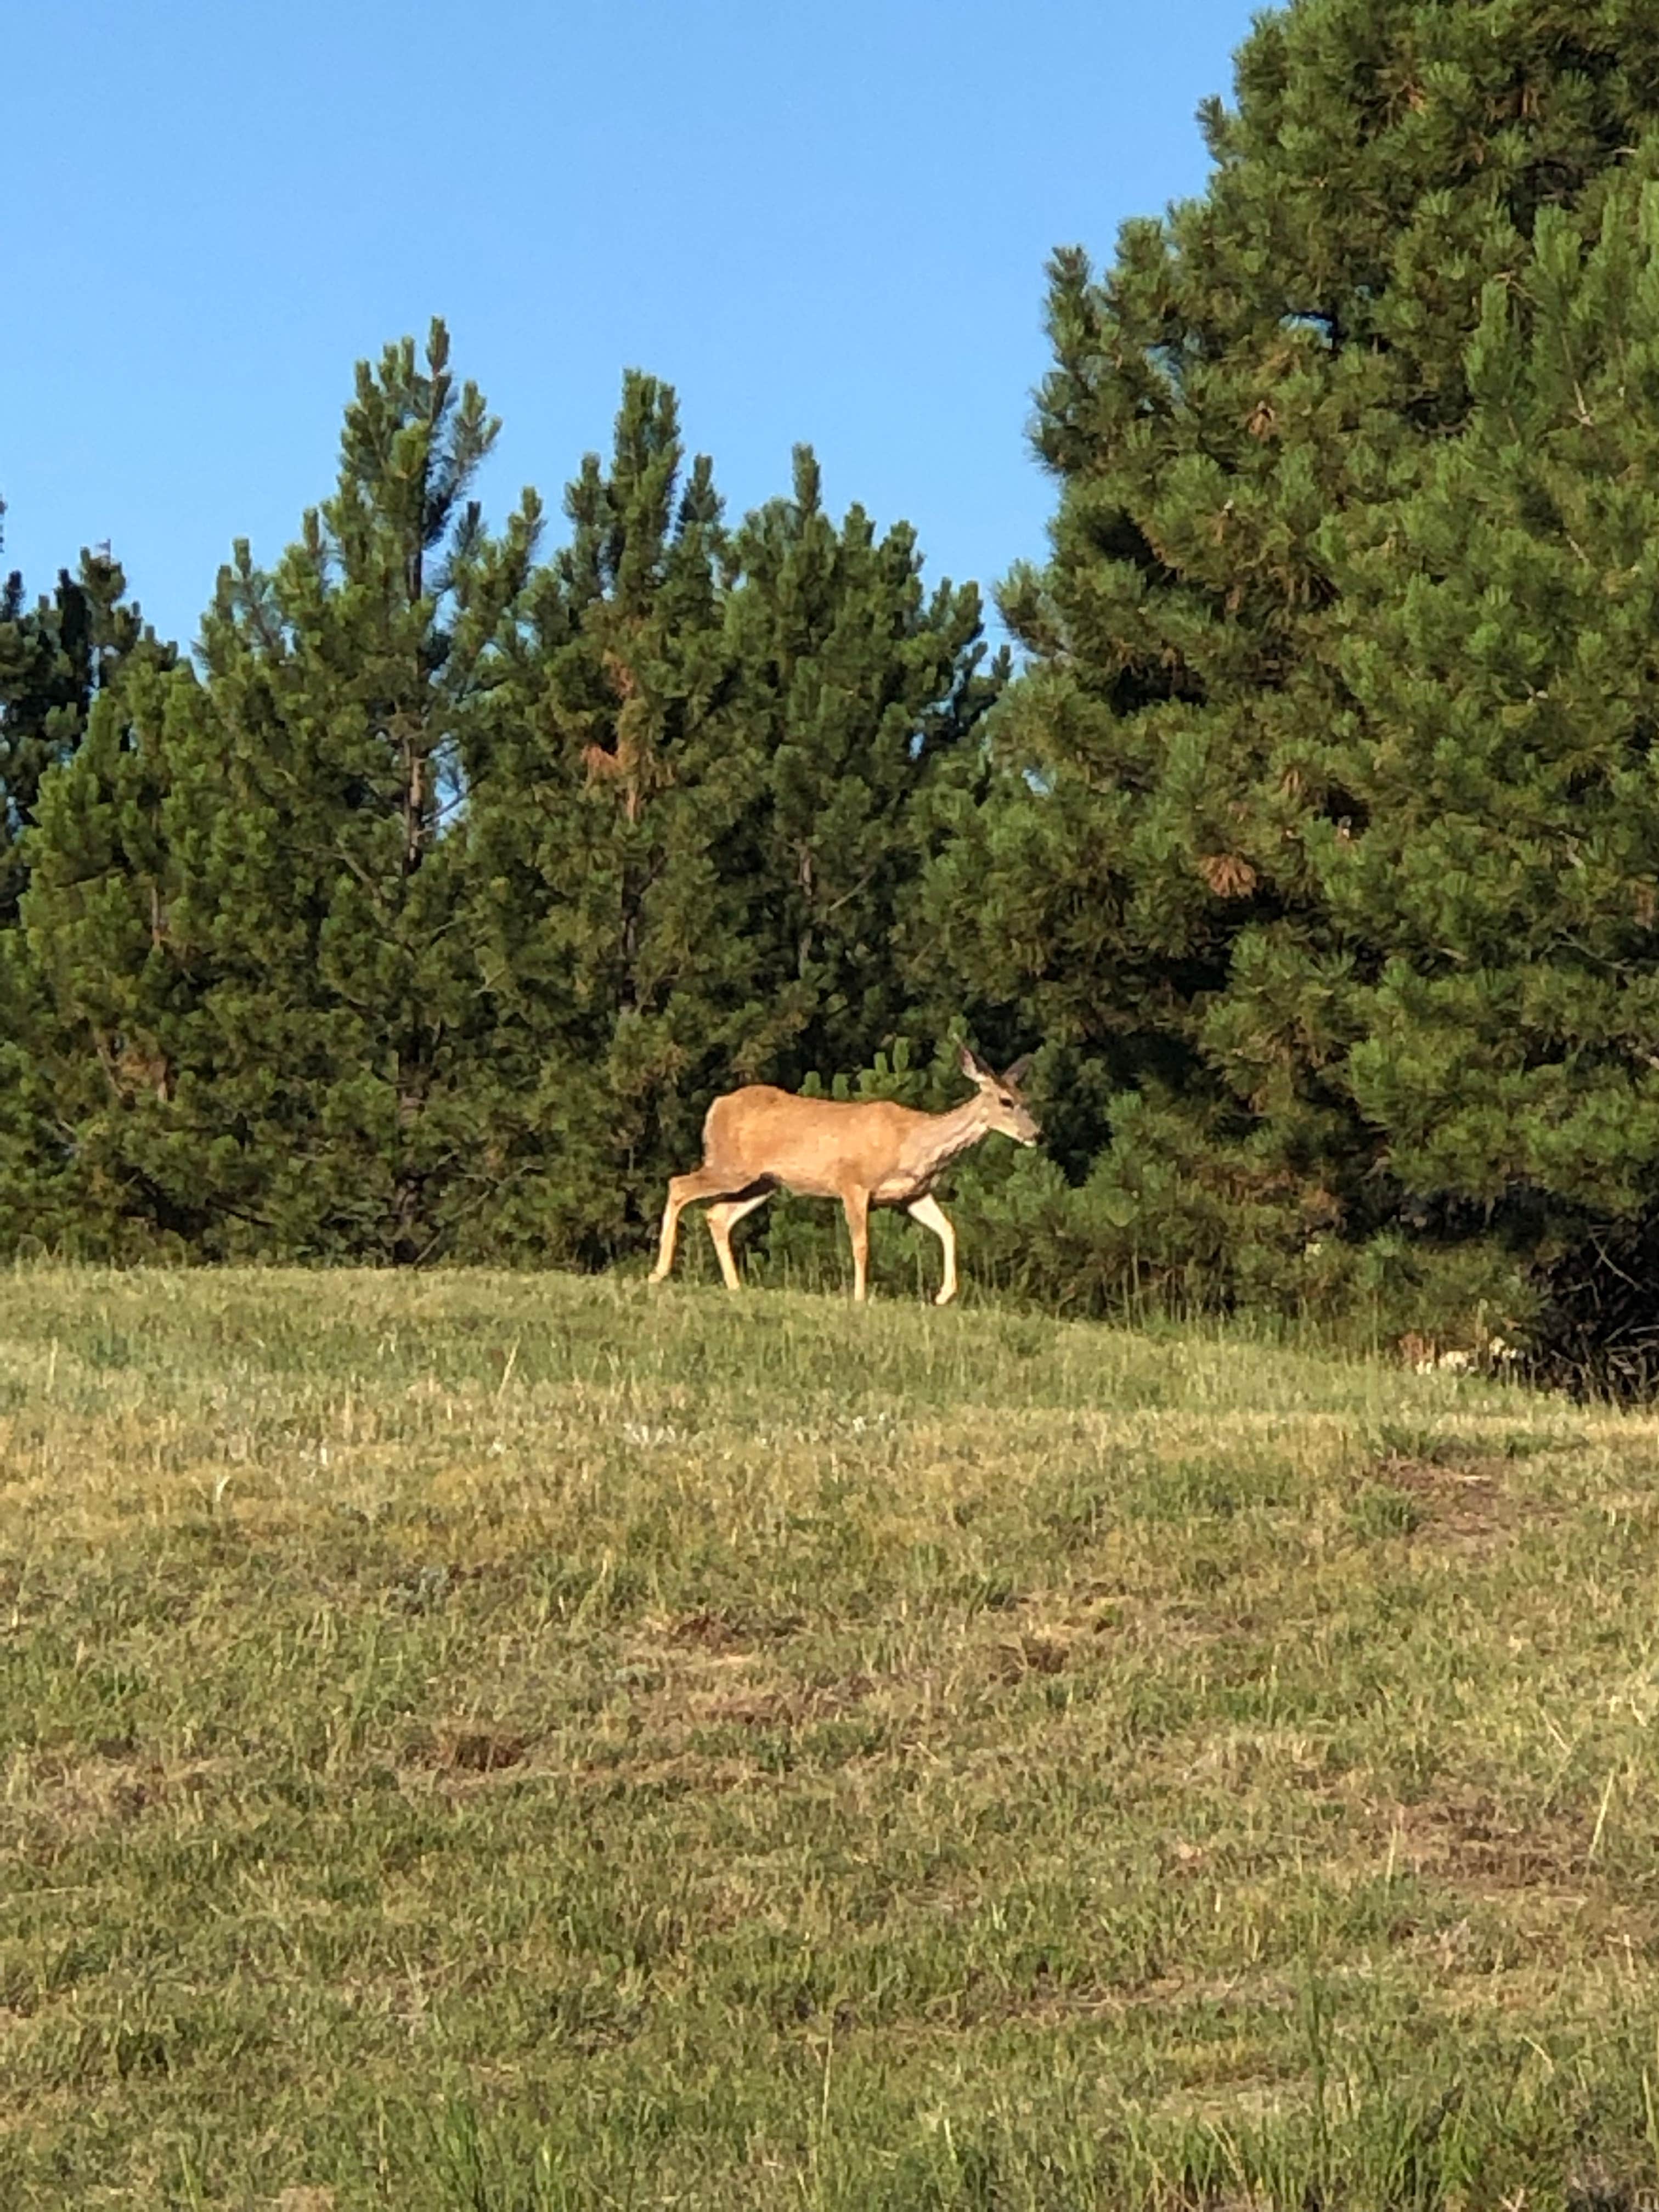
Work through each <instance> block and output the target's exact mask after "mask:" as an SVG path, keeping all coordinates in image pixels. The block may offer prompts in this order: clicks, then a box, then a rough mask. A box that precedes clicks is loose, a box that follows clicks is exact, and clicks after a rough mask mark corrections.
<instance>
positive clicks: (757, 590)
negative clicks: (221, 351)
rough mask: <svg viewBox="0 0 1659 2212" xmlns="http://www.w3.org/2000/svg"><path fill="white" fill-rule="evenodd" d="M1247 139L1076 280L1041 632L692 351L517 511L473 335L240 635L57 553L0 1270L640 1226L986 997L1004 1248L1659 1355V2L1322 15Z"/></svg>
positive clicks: (587, 1259) (15, 994) (39, 716)
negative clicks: (929, 582)
mask: <svg viewBox="0 0 1659 2212" xmlns="http://www.w3.org/2000/svg"><path fill="white" fill-rule="evenodd" d="M1200 121H1201V125H1202V128H1203V130H1204V132H1205V135H1206V140H1207V143H1208V146H1209V150H1210V152H1211V155H1212V172H1211V176H1210V179H1209V183H1208V185H1207V187H1206V190H1205V191H1204V192H1203V193H1202V194H1201V195H1200V196H1199V197H1196V198H1194V199H1192V200H1190V201H1187V202H1183V203H1181V204H1177V205H1176V206H1175V207H1173V208H1172V209H1170V210H1168V211H1167V213H1166V214H1165V215H1164V216H1161V217H1147V218H1145V219H1141V220H1138V221H1135V222H1130V223H1128V224H1127V225H1126V226H1125V227H1124V228H1123V229H1122V231H1121V234H1120V238H1119V241H1118V246H1117V250H1116V253H1115V258H1113V260H1112V261H1111V262H1110V264H1109V265H1108V266H1107V267H1106V268H1105V269H1103V270H1098V271H1097V270H1095V269H1094V268H1093V267H1092V266H1091V264H1090V263H1089V261H1088V260H1087V259H1086V258H1085V256H1084V255H1083V254H1082V253H1081V252H1077V251H1066V252H1060V253H1059V254H1057V255H1056V256H1055V258H1054V261H1053V263H1052V264H1051V267H1050V270H1049V294H1048V322H1049V331H1050V336H1051V343H1052V352H1053V362H1052V367H1051V368H1050V371H1049V373H1048V376H1047V378H1046V380H1045V381H1044V382H1043V384H1042V387H1041V390H1040V392H1039V393H1038V395H1037V404H1036V418H1035V422H1034V425H1033V438H1034V443H1035V447H1036V453H1037V455H1038V458H1039V459H1040V460H1041V462H1042V465H1044V466H1045V467H1046V468H1047V469H1048V471H1049V472H1050V475H1051V477H1052V479H1053V481H1054V489H1055V502H1056V503H1055V511H1054V520H1053V524H1052V529H1051V544H1050V547H1049V550H1048V557H1047V558H1046V560H1044V561H1042V562H1026V563H1023V564H1016V565H1015V566H1014V567H1013V568H1012V569H1011V571H1010V573H1009V574H1008V575H1007V576H1006V578H1005V579H1004V580H1002V583H1001V586H1000V605H1001V608H1002V611H1003V615H1004V618H1005V620H1006V623H1007V625H1008V628H1009V629H1010V631H1011V632H1012V635H1013V636H1014V638H1015V640H1016V641H1017V644H1018V648H1019V665H1018V670H1017V671H1016V670H1015V669H1014V668H1012V666H1011V665H1010V663H1009V660H1008V658H1007V656H1006V654H999V655H993V654H991V653H989V652H988V651H987V646H986V643H985V640H984V636H983V631H982V622H981V605H980V601H979V598H978V594H977V592H976V591H975V588H974V587H973V586H961V587H951V586H941V587H940V588H939V589H938V590H935V591H931V592H930V591H928V590H927V588H925V586H924V584H923V581H922V575H921V556H920V553H919V550H918V548H917V545H916V544H915V538H914V536H913V534H912V533H911V532H909V530H908V529H907V528H906V527H904V526H902V525H901V526H896V527H894V528H892V529H890V530H889V531H887V532H885V534H882V533H880V532H878V531H877V530H876V528H875V527H874V526H872V522H871V521H870V520H869V519H868V518H867V517H866V515H865V514H864V513H862V512H861V511H860V510H859V509H857V508H854V510H853V511H852V512H851V513H849V514H848V515H847V516H846V517H845V518H844V519H842V520H841V521H840V522H836V521H835V520H832V519H831V518H830V517H829V515H828V514H827V513H825V512H824V510H823V503H822V499H821V495H820V490H819V484H818V477H817V466H816V464H815V462H814V460H813V459H812V456H811V453H810V451H808V450H806V449H805V448H802V449H799V451H798V453H797V455H796V461H795V471H794V481H793V485H792V487H791V489H790V491H789V493H788V495H787V496H784V497H781V498H779V499H776V500H775V501H770V502H769V503H768V504H766V505H765V506H763V507H760V508H759V509H757V511H756V512H755V513H751V514H749V515H747V516H745V517H744V518H743V519H742V520H739V521H735V522H734V521H732V520H728V519H727V517H726V514H725V512H724V509H723V507H722V506H721V502H720V498H719V496H718V494H717V491H716V489H715V482H714V472H713V469H712V466H711V465H710V463H709V462H708V460H707V459H703V458H701V457H698V458H696V459H688V456H687V455H686V454H685V453H684V450H683V447H682V442H681V439H680V435H679V430H678V418H677V413H676V407H675V401H674V396H673V394H672V392H671V391H669V390H668V389H667V388H666V387H665V386H663V385H661V384H659V383H658V382H656V381H654V380H652V379H651V378H649V377H647V376H643V375H638V374H630V375H629V377H628V378H627V379H626V380H625V384H624V388H623V399H622V405H621V409H620V411H619V414H618V416H617V424H616V433H615V439H614V443H613V447H612V450H611V454H610V456H609V458H608V459H605V460H601V459H599V458H597V457H595V456H590V457H589V458H588V459H586V461H585V462H584V463H583V465H582V467H581V470H580V473H579V475H578V476H577V477H576V479H575V481H574V483H572V484H571V485H570V487H569V489H568V492H567V494H566V497H565V502H564V516H565V527H564V531H563V533H562V542H561V543H559V544H558V545H557V546H556V548H554V549H553V550H549V548H548V544H547V541H548V539H549V538H550V536H551V535H552V534H553V533H552V532H551V531H550V527H549V525H548V522H547V520H546V518H545V517H544V514H543V513H542V510H541V507H540V504H539V502H538V500H537V498H536V496H535V495H533V494H532V493H526V495H525V496H524V499H523V501H522V502H521V504H520V507H519V508H518V510H517V511H516V512H515V513H513V515H511V516H510V517H508V519H507V521H506V522H505V524H503V525H502V526H500V527H499V528H497V529H495V530H493V531H492V530H491V529H489V528H488V527H487V526H485V524H484V522H483V519H482V517H481V516H480V514H479V512H478V509H477V506H476V504H475V503H474V502H473V501H472V499H471V490H470V487H471V483H472V480H473V478H474V476H475V474H476V471H477V467H478V465H479V464H480V462H481V461H482V459H483V457H484V456H485V454H486V453H488V452H489V448H490V446H491V444H492V442H493V441H494V439H495V435H496V427H497V426H496V425H495V422H494V421H493V419H492V418H491V417H490V416H489V414H488V411H487V410H486V407H485V404H484V402H483V398H482V397H481V396H480V394H479V393H478V392H477V390H476V388H475V387H474V386H471V384H467V383H464V382H459V381H458V380H456V378H455V376H454V375H453V373H452V371H451V368H450V365H449V360H448V349H447V337H446V335H445V333H444V331H443V329H442V326H441V325H435V326H434V330H433V332H432V336H431V338H430V340H429V342H428V346H427V348H426V350H425V353H424V355H423V356H417V354H416V349H415V348H414V347H413V345H412V344H411V343H409V342H408V341H405V342H404V343H402V344H400V345H396V346H393V347H392V348H390V349H388V350H387V352H386V355H385V356H384V357H383V358H382V360H381V361H380V362H379V363H378V364H376V365H374V366H373V367H369V366H364V367H362V368H360V369H359V371H358V376H357V384H356V392H355V395H354V397H353V399H352V402H351V404H350V406H349V410H348V411H347V415H346V418H345V424H344V429H343V436H342V443H341V466H340V475H339V481H338V484H337V489H336V491H335V493H334V495H333V496H332V497H331V499H330V500H328V501H325V503H324V504H323V505H322V506H321V507H319V508H318V509H317V510H316V511H315V512H314V513H307V515H306V516H305V518H304V520H303V524H302V526H301V534H300V537H299V538H298V540H297V542H296V543H295V544H294V545H293V546H292V547H291V548H290V549H289V551H288V553H287V554H286V555H285V556H283V559H282V560H281V561H280V562H278V563H277V564H276V567H275V568H273V569H271V570H270V571H268V572H267V571H264V570H261V569H260V568H257V567H256V566H255V565H254V564H253V563H252V560H251V558H250V556H249V555H248V552H247V550H246V547H245V546H241V545H239V546H238V547H237V548H236V550H235V555H234V559H233V560H232V562H230V564H229V565H228V567H227V568H225V569H224V570H223V571H222V574H221V575H220V578H219V580H218V584H217V587H216V592H215V593H214V596H213V599H212V602H211V605H210V607H209V610H208V612H207V614H206V616H205V617H204V623H203V628H202V633H201V637H200V640H199V641H198V644H197V649H196V651H195V652H194V653H193V654H191V655H187V654H185V653H180V652H179V651H178V650H177V649H176V648H175V647H173V646H170V645H168V644H166V643H164V642H162V641H158V640H157V639H155V637H154V636H153V635H151V634H150V633H149V631H148V630H147V629H145V628H144V626H143V623H142V621H141V620H140V618H139V617H138V615H137V611H136V609H135V608H134V607H133V606H132V605H131V604H130V602H129V601H128V599H126V596H125V584H124V580H123V578H122V576H121V574H120V571H119V569H118V568H117V567H116V566H115V565H114V564H113V563H112V562H110V561H109V560H107V559H102V558H95V557H93V558H86V559H83V562H82V568H81V570H80V573H79V574H78V575H76V577H74V578H71V577H70V576H68V575H64V576H63V577H60V579H59V581H58V587H57V590H56V592H54V593H52V594H51V595H50V596H49V597H48V598H46V599H41V600H38V601H36V602H35V603H33V605H31V604H29V603H27V601H26V599H25V597H24V594H23V592H22V588H21V584H20V583H19V582H18V581H17V580H15V579H14V580H13V581H12V583H11V585H10V586H9V587H8V593H7V597H6V599H5V602H4V605H3V607H0V1249H6V1250H10V1251H18V1250H25V1249H61V1250H72V1251H78V1252H84V1253H88V1254H103V1255H115V1256H121V1257H135V1256H140V1255H145V1254H151V1253H155V1254H159V1253H164V1252H165V1253H174V1254H177V1255H181V1256H189V1257H201V1258H232V1257H240V1256H253V1255H258V1256H263V1257H277V1256H284V1257H292V1258H296V1259H303V1260H331V1259H346V1258H355V1259H370V1260H375V1261H398V1262H419V1261H423V1260H428V1259H432V1258H435V1257H438V1256H447V1257H453V1258H465V1259H482V1258H495V1259H503V1260H531V1259H534V1260H541V1261H555V1262H559V1263H568V1264H579V1265H598V1264H603V1263H605V1262H608V1261H611V1260H613V1259H616V1258H617V1257H619V1256H622V1255H627V1254H629V1253H630V1252H635V1251H641V1250H643V1249H645V1246H646V1244H647V1241H648V1236H649V1227H650V1223H651V1220H652V1218H653V1216H654V1214H655V1212H656V1211H657V1209H658V1206H659V1203H660V1190H661V1186H662V1182H663V1180H664V1178H665V1175H666V1174H667V1173H668V1172H669V1170H671V1168H675V1167H679V1166H682V1165H684V1164H686V1163H687V1161H689V1160H690V1158H692V1157H693V1156H694V1155H695V1152H696V1139H697V1132H698V1128H699V1126H700V1123H701V1119H702V1114H703V1112H704V1110H705V1109H706V1107H707V1105H708V1100H709V1099H710V1097H712V1096H714V1094H715V1093H716V1092H717V1091H720V1090H721V1089H724V1088H726V1087H728V1086H729V1085H732V1083H735V1082H739V1081H743V1080H746V1079H764V1080H769V1081H775V1082H780V1083H782V1084H785V1085H789V1086H790V1087H799V1086H800V1085H808V1086H810V1085H812V1084H813V1083H815V1082H816V1083H821V1084H823V1085H834V1084H836V1083H840V1084H841V1085H842V1086H843V1087H846V1086H848V1085H850V1086H851V1087H852V1088H853V1089H854V1091H860V1090H863V1091H870V1092H879V1093H882V1094H884V1095H895V1096H900V1097H906V1098H909V1099H911V1100H913V1101H915V1102H916V1103H944V1101H945V1098H946V1097H948V1096H951V1095H953V1094H952V1093H951V1091H950V1089H949V1080H950V1079H949V1070H950V1068H951V1065H952V1064H953V1059H954V1046H955V1043H956V1042H957V1040H958V1039H960V1038H961V1037H963V1036H970V1037H972V1038H973V1039H974V1040H975V1042H977V1043H979V1044H980V1045H981V1046H982V1047H983V1048H986V1049H987V1050H988V1051H989V1052H991V1053H993V1054H996V1053H1006V1054H1007V1055H1008V1056H1010V1057H1012V1054H1013V1053H1014V1052H1015V1051H1017V1050H1021V1049H1024V1048H1028V1047H1032V1046H1035V1047H1036V1048H1037V1060H1036V1071H1035V1073H1034V1074H1033V1077H1032V1079H1031V1089H1032V1093H1033V1096H1034V1098H1035V1099H1036V1102H1037V1103H1038V1104H1039V1107H1040V1109H1041V1112H1042V1119H1043V1121H1044V1124H1045V1128H1046V1129H1047V1130H1048V1132H1049V1133H1050V1141H1049V1142H1048V1146H1047V1147H1046V1150H1045V1152H1044V1155H1043V1156H1042V1158H1022V1159H1020V1160H1018V1161H1014V1160H1009V1159H1007V1158H1000V1159H994V1158H991V1157H990V1155H989V1154H988V1153H987V1155H985V1156H983V1157H982V1158H976V1159H975V1162H973V1163H972V1164H969V1165H965V1166H964V1168H963V1171H962V1175H961V1177H960V1182H961V1184H962V1186H963V1204H964V1225H965V1226H966V1227H967V1229H968V1231H969V1236H970V1237H971V1238H972V1240H973V1247H974V1249H975V1255H976V1261H977V1265H978V1271H979V1272H980V1273H981V1278H984V1277H985V1276H987V1275H988V1276H989V1277H991V1278H993V1279H996V1280H998V1281H1000V1282H1002V1283H1004V1284H1006V1285H1009V1286H1011V1287H1013V1288H1016V1289H1018V1290H1020V1291H1024V1292H1025V1293H1026V1294H1029V1295H1032V1296H1036V1297H1042V1298H1045V1299H1047V1300H1048V1301H1050V1302H1051V1303H1055V1304H1069V1305H1074V1306H1079V1307H1083V1308H1086V1309H1088V1310H1109V1309H1111V1308H1113V1307H1115V1306H1119V1305H1121V1304H1123V1303H1124V1302H1125V1301H1127V1300H1133V1299H1151V1300H1157V1301H1161V1302H1163V1303H1166V1304H1169V1303H1176V1304H1187V1305H1203V1306H1210V1307H1240V1306H1251V1307H1257V1308H1262V1309H1267V1310H1274V1311H1280V1312H1307V1311H1311V1312H1315V1313H1321V1314H1328V1315H1331V1316H1338V1315H1344V1314H1348V1315H1362V1316H1370V1317H1371V1321H1372V1323H1373V1324H1374V1325H1375V1326H1376V1327H1378V1328H1383V1329H1384V1330H1389V1331H1393V1330H1396V1329H1399V1330H1403V1329H1404V1328H1409V1327H1413V1326H1424V1325H1425V1322H1426V1326H1427V1328H1428V1331H1429V1333H1431V1334H1432V1333H1434V1332H1436V1331H1438V1332H1440V1333H1441V1334H1443V1336H1446V1337H1448V1338H1449V1337H1452V1336H1456V1337H1457V1338H1458V1339H1459V1340H1462V1341H1467V1340H1471V1334H1472V1333H1474V1334H1479V1333H1480V1332H1481V1331H1483V1330H1485V1331H1489V1332H1490V1334H1514V1333H1516V1332H1517V1331H1525V1330H1529V1331H1530V1332H1531V1333H1532V1338H1533V1340H1534V1341H1535V1342H1536V1343H1538V1344H1539V1345H1541V1346H1544V1347H1546V1349H1547V1352H1548V1354H1549V1356H1550V1357H1551V1358H1553V1359H1554V1360H1555V1361H1556V1362H1557V1363H1558V1364H1559V1365H1562V1366H1565V1368H1567V1369H1571V1370H1575V1371H1577V1372H1580V1373H1589V1371H1591V1369H1592V1368H1595V1371H1596V1372H1598V1373H1601V1374H1602V1375H1605V1376H1613V1378H1614V1379H1618V1380H1622V1381H1625V1382H1637V1383H1639V1382H1642V1381H1644V1380H1646V1379H1650V1377H1651V1376H1653V1375H1654V1374H1659V1330H1656V1329H1655V1328H1654V1327H1653V1325H1652V1323H1651V1322H1650V1319H1649V1316H1650V1314H1651V1313H1652V1311H1653V1310H1654V1304H1655V1301H1654V1299H1653V1297H1652V1296H1651V1295H1650V1293H1651V1291H1652V1290H1653V1289H1654V1288H1655V1287H1659V1203H1656V1201H1659V1172H1656V1170H1659V1027H1656V1022H1655V1019H1654V1015H1655V1012H1656V1000H1659V935H1656V931H1659V757H1656V754H1655V748H1654V739H1655V733H1656V730H1659V527H1656V525H1659V513H1656V504H1659V19H1656V18H1655V16H1654V15H1653V11H1652V10H1651V9H1650V8H1648V7H1647V6H1645V4H1643V3H1642V0H1573V4H1571V5H1568V4H1566V3H1565V0H1455V4H1451V5H1447V4H1444V0H1293V4H1291V5H1290V6H1288V7H1286V8H1285V9H1282V10H1280V11H1279V12H1278V13H1276V14H1273V15H1266V16H1264V17H1262V18H1261V19H1260V20H1259V21H1258V22H1257V24H1256V26H1255V29H1254V30H1253V32H1252V33H1251V35H1250V37H1249V40H1247V41H1246V43H1245V44H1244V46H1243V48H1242V49H1241V51H1240V52H1239V55H1238V57H1237V79H1236V93H1235V98H1234V100H1233V103H1232V104H1231V106H1224V105H1222V104H1221V103H1220V102H1219V101H1217V102H1213V103H1211V104H1210V105H1208V106H1206V108H1205V109H1204V110H1203V111H1202V112H1201V116H1200ZM1012 550H1017V549H1011V551H1012ZM900 1233H901V1234H902V1232H900ZM763 1234H768V1235H769V1237H770V1239H771V1258H772V1261H773V1262H774V1263H775V1264H781V1263H782V1262H784V1261H787V1260H789V1259H791V1257H792V1255H793V1258H795V1259H798V1260H799V1261H800V1263H801V1264H802V1265H803V1266H805V1265H807V1264H809V1263H810V1262H811V1260H812V1256H813V1254H814V1252H815V1251H816V1250H817V1247H815V1245H814V1244H813V1243H812V1237H813V1234H814V1232H813V1231H811V1229H810V1228H809V1227H807V1226H806V1225H805V1224H803V1222H802V1221H801V1220H800V1219H799V1218H798V1217H794V1216H792V1215H791V1214H790V1213H789V1212H787V1211H786V1212H784V1213H783V1214H782V1215H781V1216H780V1218H778V1220H777V1222H776V1224H775V1226H774V1227H773V1228H772V1229H771V1230H770V1231H767V1232H763ZM892 1249H894V1250H897V1249H898V1247H897V1245H896V1244H895V1245H894V1247H893V1248H892ZM1598 1363H1599V1364H1598Z"/></svg>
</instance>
